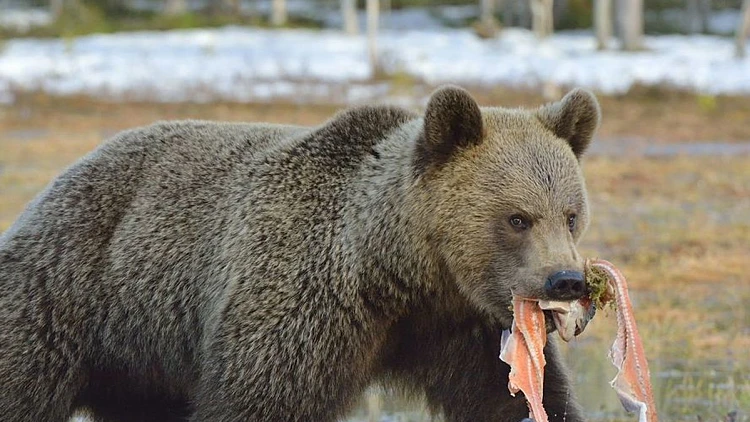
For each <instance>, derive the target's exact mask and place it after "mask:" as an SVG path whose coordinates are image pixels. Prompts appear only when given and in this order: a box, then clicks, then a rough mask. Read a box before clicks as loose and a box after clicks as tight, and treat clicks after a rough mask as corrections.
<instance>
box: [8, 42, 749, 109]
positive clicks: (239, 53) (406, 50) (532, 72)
mask: <svg viewBox="0 0 750 422" xmlns="http://www.w3.org/2000/svg"><path fill="white" fill-rule="evenodd" d="M378 44H379V47H380V54H381V64H382V66H383V67H384V68H385V70H386V72H391V73H399V74H406V75H408V76H409V77H412V78H414V79H415V80H422V81H425V82H427V83H429V84H440V83H447V82H450V83H464V84H471V85H479V86H493V85H504V86H511V87H528V88H534V89H537V88H540V87H541V86H543V85H545V84H553V85H558V86H560V87H571V86H581V87H585V88H589V89H592V90H595V91H599V92H602V93H607V94H615V93H623V92H626V91H627V90H628V89H630V88H631V87H632V86H633V85H635V84H640V85H646V86H668V87H673V88H680V89H685V90H689V91H695V92H700V93H707V94H749V93H750V59H748V58H745V59H736V58H735V57H734V44H733V42H732V40H730V39H726V38H722V37H718V36H706V35H692V36H679V35H669V36H658V37H646V38H645V46H646V49H645V51H642V52H633V53H628V52H622V51H618V50H608V51H598V50H597V49H596V42H595V40H594V37H593V35H592V34H591V33H588V32H585V31H583V32H582V31H577V32H560V33H557V34H555V35H553V36H552V37H550V38H548V39H546V40H543V41H539V40H537V39H536V38H535V37H534V36H533V35H532V34H531V33H530V32H529V31H527V30H523V29H516V28H509V29H506V30H504V31H503V32H502V33H501V36H500V37H498V38H496V39H488V40H483V39H480V38H478V37H477V36H475V34H474V33H473V32H472V31H471V30H466V29H446V28H442V29H434V30H419V31H416V30H413V31H412V30H384V31H383V32H382V33H381V36H380V38H379V40H378ZM371 78H372V74H371V69H370V66H369V64H368V55H367V43H366V39H365V37H364V36H363V35H360V36H347V35H345V34H343V33H341V32H340V31H335V30H324V31H312V30H284V31H275V30H263V29H253V28H241V27H225V28H221V29H194V30H174V31H166V32H149V31H143V32H132V33H118V34H108V35H91V36H85V37H80V38H77V39H74V40H68V41H66V40H60V39H53V40H41V39H15V40H9V41H7V42H6V43H5V45H4V48H3V49H2V51H0V100H2V101H3V102H8V101H12V98H13V92H14V91H28V90H41V91H44V92H48V93H50V94H55V95H67V94H90V95H96V96H103V97H106V98H113V99H118V98H120V99H121V98H138V99H141V100H154V101H211V100H222V99H225V100H236V101H252V100H265V99H271V98H278V97H283V98H290V99H295V100H297V101H322V100H323V98H324V97H325V96H330V95H331V93H337V95H339V96H340V97H341V98H342V101H343V102H360V101H367V100H368V99H372V98H377V97H379V96H383V95H386V94H387V91H388V88H387V83H374V82H373V81H372V79H371ZM9 99H11V100H9Z"/></svg>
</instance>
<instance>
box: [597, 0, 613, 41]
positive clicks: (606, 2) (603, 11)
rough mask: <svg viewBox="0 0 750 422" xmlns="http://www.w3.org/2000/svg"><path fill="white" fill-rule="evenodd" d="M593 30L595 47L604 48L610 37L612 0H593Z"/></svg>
mask: <svg viewBox="0 0 750 422" xmlns="http://www.w3.org/2000/svg"><path fill="white" fill-rule="evenodd" d="M594 30H595V31H596V45H597V48H598V49H599V50H605V49H606V48H607V45H608V44H609V40H610V38H612V0H594Z"/></svg>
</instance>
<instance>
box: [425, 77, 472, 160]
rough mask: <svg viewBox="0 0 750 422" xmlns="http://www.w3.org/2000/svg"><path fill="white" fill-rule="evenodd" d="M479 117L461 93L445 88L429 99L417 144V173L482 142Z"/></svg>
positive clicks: (466, 94) (453, 88)
mask: <svg viewBox="0 0 750 422" xmlns="http://www.w3.org/2000/svg"><path fill="white" fill-rule="evenodd" d="M482 132H483V130H482V113H481V111H480V110H479V105H478V104H477V102H476V101H475V100H474V98H472V97H471V95H470V94H469V93H468V92H467V91H466V90H464V89H462V88H459V87H456V86H452V85H448V86H444V87H442V88H439V89H438V90H437V91H435V92H434V93H433V94H432V96H430V101H429V102H428V103H427V109H426V110H425V116H424V128H423V130H422V133H421V134H420V136H419V139H418V140H417V150H416V157H415V158H416V160H415V166H416V167H417V170H418V171H420V172H421V171H423V170H425V169H426V168H427V167H428V166H430V165H440V164H443V163H445V162H447V161H448V160H449V159H450V158H451V156H453V154H454V153H455V152H456V151H457V150H459V149H461V148H468V147H471V146H474V145H477V144H479V143H480V142H482Z"/></svg>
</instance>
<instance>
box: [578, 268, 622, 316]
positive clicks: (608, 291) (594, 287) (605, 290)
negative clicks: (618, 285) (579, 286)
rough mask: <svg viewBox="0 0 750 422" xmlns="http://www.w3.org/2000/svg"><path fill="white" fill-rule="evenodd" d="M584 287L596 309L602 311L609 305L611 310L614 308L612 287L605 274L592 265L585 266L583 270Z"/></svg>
mask: <svg viewBox="0 0 750 422" xmlns="http://www.w3.org/2000/svg"><path fill="white" fill-rule="evenodd" d="M584 275H585V278H586V286H588V288H589V292H590V293H589V299H591V301H592V302H593V303H594V306H595V307H596V309H604V306H605V305H609V306H610V308H611V309H613V310H614V309H615V308H616V304H615V301H614V300H613V299H614V295H613V292H612V287H611V286H610V281H609V277H608V276H607V274H606V273H605V272H604V271H603V270H601V269H599V268H595V267H594V266H592V265H588V264H587V265H586V268H585V269H584Z"/></svg>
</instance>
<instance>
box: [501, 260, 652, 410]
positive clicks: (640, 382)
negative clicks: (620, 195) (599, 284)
mask: <svg viewBox="0 0 750 422" xmlns="http://www.w3.org/2000/svg"><path fill="white" fill-rule="evenodd" d="M586 266H587V267H589V266H592V267H596V268H598V269H600V270H603V271H604V272H605V273H606V274H607V275H608V278H609V288H610V289H611V291H612V293H613V294H612V295H611V296H610V297H609V298H608V301H609V300H614V301H615V303H616V305H617V306H616V315H617V336H616V338H615V341H614V343H613V344H612V347H611V348H610V352H609V358H610V360H611V361H612V363H613V364H614V365H615V367H616V368H617V369H618V372H617V375H616V376H615V378H614V379H613V380H612V381H611V382H610V385H611V386H612V388H614V389H615V392H616V393H617V395H618V397H619V399H620V402H621V403H622V406H623V407H624V408H625V410H627V411H628V412H637V413H638V421H639V422H658V416H657V413H656V405H655V404H654V398H653V390H652V388H651V375H650V372H649V369H648V361H647V360H646V354H645V352H644V349H643V343H642V342H641V338H640V335H639V333H638V328H637V326H636V322H635V316H634V313H633V306H632V304H631V302H630V295H629V294H628V288H627V282H626V280H625V277H624V276H623V275H622V273H621V272H620V271H619V270H618V269H617V268H616V267H615V266H614V265H613V264H612V263H610V262H608V261H605V260H602V259H587V260H586ZM543 308H547V309H550V310H556V311H562V312H566V313H567V312H571V313H573V314H575V316H576V318H575V326H576V333H575V334H574V335H578V334H580V331H582V330H583V328H585V326H586V323H587V322H588V321H589V320H590V319H591V317H592V316H593V315H592V312H591V310H592V309H593V303H592V302H591V300H590V299H588V298H584V299H581V300H580V301H578V302H576V301H573V302H569V303H562V302H550V301H547V303H542V302H539V301H534V300H529V299H524V298H520V297H514V298H513V313H514V318H513V325H512V329H511V331H508V330H505V331H503V333H502V341H501V352H500V359H501V360H503V361H504V362H505V363H507V364H508V365H510V368H511V371H510V376H509V380H508V389H509V390H510V392H511V394H512V395H515V394H516V393H518V391H522V392H523V393H524V395H525V397H526V400H527V403H528V405H529V409H530V413H529V417H530V418H531V419H532V420H533V421H534V422H547V421H548V416H547V413H546V411H545V410H544V406H543V404H542V391H543V386H544V366H545V364H546V362H545V359H544V350H543V349H544V345H545V344H546V342H547V331H546V329H545V320H544V311H543ZM556 322H557V321H556ZM572 322H573V321H572V320H571V319H567V320H565V323H564V324H562V325H563V326H564V327H565V328H568V325H569V324H570V325H572V324H571V323H572ZM558 328H559V326H558ZM563 339H565V337H563ZM566 341H567V340H566Z"/></svg>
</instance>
